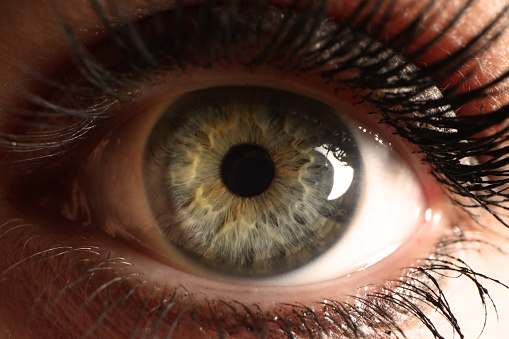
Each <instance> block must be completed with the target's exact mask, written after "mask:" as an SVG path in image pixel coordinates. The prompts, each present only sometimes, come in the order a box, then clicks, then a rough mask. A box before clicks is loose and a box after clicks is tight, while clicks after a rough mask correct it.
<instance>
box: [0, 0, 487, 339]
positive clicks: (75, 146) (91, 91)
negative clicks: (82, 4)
mask: <svg viewBox="0 0 509 339" xmlns="http://www.w3.org/2000/svg"><path fill="white" fill-rule="evenodd" d="M91 5H92V6H91V8H94V15H95V16H96V17H97V18H98V21H99V22H100V25H99V27H101V28H103V29H104V31H106V32H107V34H106V37H104V35H102V36H101V35H100V34H99V35H98V37H99V38H97V41H96V39H95V38H90V40H91V41H89V42H88V43H87V44H86V47H85V45H84V43H83V41H80V38H79V35H80V32H78V31H77V30H76V29H75V28H73V27H72V26H71V25H68V24H67V23H66V20H61V26H62V28H64V31H65V38H66V40H67V41H66V43H67V44H69V46H71V57H70V58H69V59H70V60H71V61H72V62H71V64H70V68H66V69H65V70H64V72H63V73H62V74H61V75H60V76H55V77H52V79H54V78H56V79H59V80H58V81H55V80H51V81H50V80H48V79H45V78H44V77H42V76H40V75H38V76H37V77H38V79H39V80H42V81H41V82H40V84H41V87H44V88H43V89H42V90H41V88H35V89H34V91H33V93H30V94H29V95H28V98H29V102H28V103H26V106H27V107H22V108H20V109H19V112H20V113H22V114H19V115H18V116H17V120H13V125H15V127H16V128H15V130H16V129H18V130H22V131H23V133H22V134H21V133H19V134H15V133H13V134H12V139H9V143H10V144H11V146H12V147H16V149H17V150H23V151H24V152H25V153H21V152H20V153H15V152H13V153H12V154H10V155H9V158H11V159H10V160H11V162H8V161H6V162H5V163H10V164H18V165H19V164H23V165H25V166H26V167H25V168H26V170H24V171H23V173H22V174H21V175H20V173H14V174H13V172H8V173H9V178H12V185H6V187H7V188H8V193H9V194H8V197H9V200H10V201H13V202H14V203H15V205H16V207H17V209H18V210H19V211H20V212H19V213H21V214H23V212H24V211H29V213H26V215H28V216H26V217H25V216H24V217H23V220H24V224H23V226H24V227H26V226H25V224H32V223H33V224H35V227H40V226H41V225H44V226H45V227H43V228H42V229H43V231H41V234H44V232H49V233H50V234H52V235H56V236H54V237H52V238H51V239H46V241H47V242H51V243H52V244H59V243H60V241H62V242H63V243H66V242H67V241H69V242H70V243H72V244H73V245H72V246H62V247H60V246H59V245H55V246H53V245H50V246H51V249H50V250H44V244H43V243H41V244H40V245H35V244H34V242H33V241H32V239H34V238H32V237H31V236H30V235H23V236H20V238H19V239H24V240H23V243H24V244H25V246H26V247H25V248H29V249H30V250H32V249H34V253H35V254H34V256H33V258H35V259H36V260H37V259H39V258H44V259H40V261H41V262H45V263H48V264H50V263H51V265H49V266H50V267H53V271H54V272H57V274H56V275H55V276H54V277H53V276H50V277H48V276H45V277H41V281H42V282H41V283H38V284H39V285H41V286H42V285H44V286H49V287H48V288H46V287H44V288H42V290H43V292H42V294H40V295H39V296H38V297H36V298H35V300H36V302H35V303H36V304H37V305H42V304H48V305H50V306H49V307H48V308H47V309H45V310H43V311H42V312H40V313H39V314H42V316H40V317H39V316H34V313H32V314H31V318H30V321H34V322H35V323H37V322H38V321H41V322H42V323H46V320H47V319H46V318H45V317H47V318H51V316H49V315H57V314H67V313H68V312H66V309H67V308H69V310H72V311H73V312H72V313H73V314H76V317H79V318H83V319H87V320H86V321H84V322H82V323H80V321H78V320H76V319H75V318H73V317H70V318H72V319H68V320H70V323H74V324H81V325H80V326H83V327H86V325H87V322H88V319H93V322H94V324H92V325H91V326H89V327H88V328H87V329H84V330H81V329H80V330H79V332H80V333H81V332H83V333H84V336H85V337H86V336H90V335H92V334H93V333H100V332H102V331H104V330H105V328H106V326H105V325H104V324H105V323H107V322H108V321H111V322H112V323H115V322H116V321H118V320H111V319H112V318H111V317H110V315H114V314H115V315H118V317H117V319H120V321H119V323H121V322H122V321H123V325H126V326H124V327H122V328H120V329H118V330H117V331H118V332H115V333H116V334H117V336H121V337H122V336H127V335H131V336H134V337H135V336H137V335H138V334H140V333H141V334H140V335H143V333H150V335H152V334H153V335H158V334H160V333H163V332H164V333H165V334H166V333H167V334H168V335H172V334H173V333H176V332H175V331H177V332H178V331H181V332H180V333H184V332H185V331H189V332H190V333H191V332H192V333H195V334H197V335H198V334H201V335H205V336H210V335H212V332H213V331H215V330H219V332H220V333H223V332H224V333H229V334H230V335H232V336H235V335H238V336H245V335H252V334H253V333H254V334H260V336H263V334H267V333H270V334H275V335H282V336H283V335H288V336H291V335H293V334H295V333H308V334H309V333H326V332H327V331H335V332H337V333H338V335H343V336H355V335H357V336H359V335H360V336H365V337H369V336H371V335H372V334H375V333H378V334H380V333H382V332H383V333H386V334H387V333H389V332H390V331H396V330H398V329H399V325H398V322H397V321H396V320H395V318H396V316H403V317H409V318H410V319H413V320H420V321H421V322H423V323H424V325H425V326H428V328H430V329H432V330H433V329H434V328H433V325H432V324H431V325H429V322H427V321H428V320H429V318H427V316H426V315H424V311H422V312H421V313H422V315H421V313H419V314H418V315H417V316H416V315H415V313H413V311H415V309H419V311H421V309H423V310H424V309H426V307H428V306H433V307H435V306H436V305H437V304H439V305H441V307H442V308H440V309H441V312H442V314H443V315H444V316H445V317H446V319H449V320H451V318H452V319H453V318H454V316H451V315H450V314H449V309H448V306H447V305H446V304H445V305H444V304H443V303H441V302H442V300H441V290H440V285H438V286H437V285H436V284H441V282H442V281H443V280H444V279H446V278H447V277H444V276H443V275H441V274H440V270H439V269H437V268H436V267H435V266H431V264H426V265H428V266H426V265H423V264H421V263H420V262H419V261H418V260H417V258H419V257H425V256H429V253H431V252H435V249H436V248H439V249H443V248H447V249H448V248H449V247H448V244H450V243H453V242H454V241H451V242H447V241H444V240H443V239H441V237H443V236H449V237H453V239H456V240H457V238H454V233H453V232H452V230H453V227H452V225H454V224H455V223H456V220H458V219H459V215H461V213H463V212H462V211H461V210H460V209H458V208H455V207H452V206H450V202H449V200H446V199H445V197H444V195H443V194H442V193H441V192H440V188H441V187H442V186H441V184H439V183H438V182H437V181H436V180H435V179H434V178H432V177H431V176H430V175H429V173H428V172H429V171H433V174H434V175H435V176H436V177H438V178H439V180H442V181H443V182H446V183H449V182H447V181H444V180H443V177H446V175H448V174H450V172H447V173H444V172H440V171H438V170H437V168H440V167H439V166H440V163H439V162H438V161H437V162H435V163H433V164H432V166H430V165H429V164H423V163H421V158H422V157H424V158H426V157H430V156H432V155H437V156H438V155H441V153H440V152H438V151H430V149H431V148H432V147H433V146H436V145H435V144H433V143H431V142H430V141H429V140H430V139H433V137H434V136H439V137H441V138H444V139H445V138H449V140H450V139H452V138H453V137H455V132H457V131H458V130H457V129H456V128H453V127H450V126H449V125H447V122H448V121H449V120H448V119H450V120H454V119H456V115H455V113H454V112H453V110H452V109H451V106H449V103H450V102H454V100H449V99H450V98H449V97H447V98H444V95H443V94H442V93H441V92H440V91H439V90H438V89H437V87H436V86H435V85H436V83H437V82H438V81H437V80H439V79H442V78H441V77H442V75H440V76H439V75H434V74H431V73H428V74H426V73H425V72H424V73H422V72H421V70H420V69H418V68H417V67H415V66H413V65H411V64H410V63H409V62H408V61H407V60H405V59H404V58H402V57H400V56H398V55H396V54H397V53H395V52H394V51H393V50H391V49H389V48H387V47H386V46H385V45H383V44H381V43H379V42H376V41H375V40H373V39H371V38H369V37H367V36H366V35H364V34H361V33H359V31H358V30H356V29H353V28H351V27H350V25H349V24H348V25H345V24H344V23H343V22H340V21H336V20H334V19H331V18H326V15H325V14H327V15H332V14H330V13H328V12H327V11H328V8H327V7H326V6H325V5H324V4H323V6H322V3H316V4H314V3H312V2H311V3H309V4H303V6H297V8H286V7H277V6H261V5H259V4H258V3H252V4H251V3H249V4H242V5H241V4H237V3H236V2H227V3H225V4H219V5H214V4H212V3H211V2H210V3H209V2H206V3H205V5H199V6H187V7H181V4H180V3H178V4H177V5H176V7H175V8H170V9H168V10H167V9H166V8H164V7H167V6H168V5H167V4H166V5H165V4H162V7H163V10H162V11H160V12H154V13H151V14H140V16H139V17H136V16H135V17H129V16H127V14H126V12H124V8H122V7H115V6H112V7H111V8H110V9H111V10H112V13H113V15H111V13H107V9H108V8H109V7H107V6H102V5H100V4H99V3H97V2H95V1H92V2H91ZM359 8H361V7H359ZM153 9H154V10H155V7H154V8H153ZM57 12H58V11H57ZM361 12H362V11H361V10H360V9H359V11H357V12H355V11H354V12H352V13H353V14H352V21H351V22H355V21H356V19H355V18H354V17H353V16H354V15H355V13H357V15H360V14H359V13H361ZM140 13H142V12H140ZM58 15H59V14H57V17H58ZM59 19H62V18H59ZM133 20H134V21H133ZM347 21H348V20H347ZM175 32H185V34H184V33H183V34H182V35H179V36H178V37H177V36H176V35H175ZM310 32H316V34H311V33H310ZM409 32H410V31H409ZM409 34H410V33H409ZM410 35H411V34H410ZM411 41H412V40H409V41H408V42H411ZM395 45H397V43H395ZM454 67H458V68H459V67H460V66H459V65H456V66H454ZM454 67H453V68H454ZM426 71H429V69H426ZM441 71H443V70H442V69H441ZM423 74H424V75H423ZM34 87H36V86H34ZM48 89H49V91H48ZM448 100H449V101H448ZM444 102H445V103H444ZM468 102H469V101H468ZM455 104H457V103H455ZM451 105H452V104H451ZM34 107H35V108H34ZM36 111H37V112H39V113H38V115H36V114H35V113H34V112H36ZM414 111H417V113H414ZM34 117H37V119H34ZM34 120H35V121H34ZM27 121H28V122H29V123H27ZM381 121H382V122H384V124H379V122H381ZM453 125H454V124H453ZM62 131H65V132H62ZM395 133H397V134H395ZM17 135H22V137H19V138H18V139H16V136H17ZM464 138H467V139H468V138H469V136H465V137H464ZM403 139H407V140H409V141H410V142H408V141H404V140H403ZM32 140H37V142H33V141H32ZM463 141H464V140H462V142H463ZM467 141H468V140H467ZM426 142H428V144H426ZM430 144H431V146H430V147H428V146H429V145H430ZM427 147H428V148H427ZM433 152H434V153H433ZM450 153H451V154H452V153H453V152H450ZM448 154H449V153H448ZM12 159H14V161H12ZM45 159H49V160H45ZM426 159H427V158H426ZM245 168H247V170H245ZM253 168H256V170H254V171H253V170H252V169H253ZM15 171H16V170H15ZM27 173H28V174H30V175H31V176H26V174H27ZM246 176H247V179H246ZM26 178H29V179H26ZM251 178H255V180H251ZM447 178H448V177H447ZM252 181H255V182H252ZM234 212H235V213H234ZM15 214H16V213H15ZM14 220H15V219H12V221H14ZM42 220H44V221H42ZM25 221H26V222H25ZM48 224H53V226H51V227H49V226H48ZM17 229H18V230H21V229H23V227H18V228H17ZM37 229H38V228H37ZM458 232H459V233H460V234H461V232H462V230H460V231H458V229H456V233H458ZM23 237H26V238H23ZM55 239H59V240H55ZM70 239H72V241H71V240H70ZM437 244H438V245H437ZM451 247H452V246H451ZM59 250H62V252H59ZM45 253H48V254H49V255H48V259H46V257H45V256H44V255H45ZM70 253H72V255H71V254H70ZM446 253H449V252H446ZM59 257H63V258H65V259H64V260H60V261H58V258H59ZM49 258H51V260H52V261H50V259H49ZM55 258H56V259H55ZM65 260H69V261H70V262H66V261H65ZM428 260H429V262H434V261H433V260H438V262H440V261H439V260H441V259H440V258H439V259H434V258H431V259H428ZM448 260H453V259H450V258H448ZM27 261H28V260H27ZM23 263H24V261H23V260H22V261H20V262H18V263H16V264H14V266H13V267H12V268H9V269H7V270H6V272H9V270H11V271H13V270H14V271H16V272H18V271H17V267H18V266H21V267H23V269H24V268H25V266H23V265H20V264H23ZM462 264H463V262H462V261H461V260H458V261H457V263H456V262H455V263H454V264H452V263H451V261H446V262H445V263H444V265H445V267H446V269H448V270H449V271H447V272H449V273H450V272H461V274H464V275H466V274H470V276H472V277H474V278H476V273H475V272H474V271H472V270H471V269H469V268H468V267H465V266H461V265H462ZM454 265H458V266H454ZM412 266H413V267H415V268H414V269H412V268H408V269H407V271H404V272H405V273H401V269H402V268H403V267H412ZM437 266H439V265H437ZM26 267H30V265H27V266H26ZM430 267H433V268H434V269H435V271H433V269H432V268H430ZM456 267H457V268H456ZM75 268H77V269H75ZM442 268H443V267H442ZM428 272H432V273H433V274H435V273H437V272H439V273H437V274H436V275H431V274H429V273H428ZM465 272H466V273H465ZM470 276H469V277H470ZM60 279H61V280H62V281H66V283H64V284H62V283H61V282H60V285H58V284H57V283H56V281H58V280H60ZM474 280H475V279H474ZM434 284H435V285H434ZM56 286H62V287H63V288H61V291H59V290H58V288H54V287H56ZM423 286H424V287H423ZM435 287H436V289H434V288H435ZM55 290H56V291H57V292H55ZM437 290H438V292H440V293H438V292H437ZM481 290H482V289H481ZM90 291H92V292H90ZM89 292H90V293H89ZM423 293H424V294H425V295H427V296H428V295H429V297H426V298H424V297H422V295H423ZM76 294H78V295H80V294H82V295H86V297H84V298H81V299H80V300H78V302H79V303H80V306H79V307H78V309H76V308H74V307H73V306H72V305H68V304H66V301H64V299H65V298H64V296H65V297H67V296H71V295H76ZM433 295H434V296H436V298H438V299H439V300H438V301H437V300H435V299H433V298H434V297H433ZM46 296H47V297H48V300H49V301H48V302H46V300H45V297H46ZM324 298H325V301H323V300H324ZM430 298H431V299H432V301H429V299H430ZM70 300H76V299H70ZM317 302H319V303H318V304H317ZM435 302H436V303H435ZM124 303H125V304H126V305H129V306H130V307H129V308H128V309H129V310H130V311H128V312H124V310H118V311H117V310H116V309H117V306H118V305H123V304H124ZM100 305H103V308H102V310H101V311H96V310H97V309H100V308H101V306H100ZM298 305H306V306H303V307H302V308H299V306H298ZM317 305H319V306H317ZM331 305H332V306H331ZM38 307H40V306H38ZM315 307H317V308H320V310H319V311H317V310H315ZM48 309H49V310H48ZM54 309H56V311H54ZM331 310H332V313H333V315H331ZM377 310H384V311H383V312H381V313H380V312H377ZM94 312H95V313H94ZM391 312H392V313H391ZM69 313H70V312H69ZM128 313H129V314H128ZM389 315H391V316H393V315H395V316H394V319H393V318H390V319H389ZM296 317H297V318H298V319H299V320H297V321H295V319H297V318H296ZM34 318H35V319H36V320H33V319H34ZM57 319H58V317H57ZM66 319H67V318H66ZM136 319H138V320H136ZM246 319H248V320H246ZM249 319H253V320H251V321H252V322H253V323H250V320H249ZM281 319H284V321H283V322H280V321H281ZM354 319H357V320H354ZM451 321H452V320H451ZM325 322H327V324H330V326H326V325H324V323H325ZM353 322H355V323H353ZM88 323H89V325H90V322H88ZM375 323H377V324H375ZM30 326H32V325H30ZM285 326H286V328H283V327H285ZM271 327H276V328H275V329H273V328H271ZM360 327H363V329H361V330H359V328H360ZM304 328H305V329H304ZM387 328H389V329H390V330H387ZM331 329H332V330H331ZM55 331H56V333H57V332H58V331H59V330H58V329H56V330H55ZM264 331H265V332H264ZM306 331H307V332H306ZM357 331H360V332H357ZM380 331H382V332H380ZM329 333H330V332H329ZM352 333H354V334H352ZM355 333H357V334H355ZM359 333H360V334H359ZM220 335H221V334H220Z"/></svg>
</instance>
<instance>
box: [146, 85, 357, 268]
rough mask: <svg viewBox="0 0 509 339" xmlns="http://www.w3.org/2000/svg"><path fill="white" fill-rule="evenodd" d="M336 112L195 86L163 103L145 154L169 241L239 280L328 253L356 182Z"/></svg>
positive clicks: (285, 96) (352, 146)
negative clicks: (152, 169)
mask: <svg viewBox="0 0 509 339" xmlns="http://www.w3.org/2000/svg"><path fill="white" fill-rule="evenodd" d="M338 114H339V113H338V112H334V110H333V109H332V108H331V107H329V106H327V105H325V104H322V103H320V102H318V101H316V100H313V99H311V98H308V97H305V96H301V95H298V94H293V93H290V92H286V91H282V90H276V89H270V88H261V87H222V88H211V89H204V90H198V91H194V92H191V93H189V94H186V95H184V96H182V97H181V98H179V99H178V100H177V101H176V102H173V103H172V104H170V105H169V107H167V109H166V112H165V113H164V115H163V116H162V118H161V120H160V121H159V122H158V123H157V124H156V127H155V129H154V130H153V132H152V135H151V137H150V141H149V144H148V149H149V151H148V152H147V153H148V154H152V155H155V157H148V158H147V159H148V160H147V161H148V162H153V163H156V164H157V165H155V167H157V170H156V172H158V173H159V175H156V177H157V178H158V179H156V180H154V178H153V177H152V176H151V178H148V179H147V181H148V185H147V186H148V187H149V188H150V190H151V192H149V196H150V195H153V193H152V192H153V191H156V192H160V193H157V194H155V196H162V197H164V198H163V200H164V202H163V203H162V204H157V203H154V204H152V205H153V206H158V207H157V208H156V210H155V211H154V213H155V215H156V216H157V218H158V224H159V227H160V228H161V231H162V232H163V233H164V235H165V236H166V238H167V239H168V242H169V243H170V244H171V245H172V246H174V247H175V248H177V249H178V250H179V251H181V252H183V253H184V254H185V255H186V256H188V257H189V258H191V259H192V261H193V262H196V264H198V265H201V266H205V267H206V268H207V269H212V270H214V271H217V272H227V273H228V274H236V275H240V276H247V277H264V276H271V275H277V274H280V273H283V272H287V271H289V270H293V269H295V268H298V267H300V266H302V265H305V264H307V263H309V262H311V261H312V260H314V259H315V258H317V257H319V256H320V255H321V254H323V253H324V252H326V251H327V250H328V249H329V248H330V247H331V246H332V245H333V244H334V243H335V242H336V241H337V240H338V238H340V237H341V235H342V234H343V233H344V232H345V230H347V229H348V226H349V223H350V220H351V218H352V217H353V216H354V215H355V212H356V209H357V203H358V200H359V196H360V192H361V189H360V188H361V185H362V177H361V160H360V157H359V150H358V148H357V143H356V141H355V138H354V137H353V135H352V133H351V132H350V127H348V126H347V125H346V124H345V122H344V121H343V120H342V119H341V118H340V117H339V116H338ZM163 209H166V210H165V211H164V210H163Z"/></svg>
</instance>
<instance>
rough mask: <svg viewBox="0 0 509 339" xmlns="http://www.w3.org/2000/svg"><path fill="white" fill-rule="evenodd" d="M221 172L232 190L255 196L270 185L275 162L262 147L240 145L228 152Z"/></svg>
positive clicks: (244, 195) (239, 193)
mask: <svg viewBox="0 0 509 339" xmlns="http://www.w3.org/2000/svg"><path fill="white" fill-rule="evenodd" d="M221 174H222V177H223V181H224V183H225V185H226V186H227V187H228V188H229V189H230V191H232V192H233V193H235V194H237V195H240V196H242V197H254V196H256V195H258V194H261V193H263V192H264V191H265V190H266V189H267V188H268V187H269V186H270V183H271V182H272V179H274V163H273V162H272V159H271V158H270V155H269V152H267V151H266V150H265V149H263V148H262V147H260V146H256V145H248V144H245V145H239V146H236V147H233V148H232V149H231V150H230V151H229V152H228V154H226V157H225V159H224V161H223V166H222V169H221Z"/></svg>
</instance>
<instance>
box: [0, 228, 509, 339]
mask: <svg viewBox="0 0 509 339" xmlns="http://www.w3.org/2000/svg"><path fill="white" fill-rule="evenodd" d="M33 227H34V226H33V225H29V224H27V223H23V222H22V221H21V220H11V221H9V222H6V223H4V226H3V227H2V229H3V230H4V231H5V232H3V235H2V236H1V237H0V241H2V242H5V241H12V239H13V238H12V237H14V238H15V239H17V240H16V242H18V243H21V242H25V240H26V241H28V242H26V243H27V244H29V242H30V240H29V239H31V238H32V237H33V236H34V235H33V234H31V232H30V231H29V230H30V229H31V228H33ZM19 232H21V233H22V235H21V238H18V237H19V236H20V235H19V234H17V233H19ZM20 239H25V240H20ZM458 245H460V246H459V247H460V248H461V251H465V250H469V249H471V250H476V251H479V250H482V249H487V248H488V247H491V248H494V246H493V245H491V244H490V243H488V242H485V241H484V240H476V239H467V238H465V237H463V236H462V235H451V236H448V237H446V238H444V239H443V240H442V241H441V242H440V244H439V245H438V246H437V250H436V251H435V253H433V254H432V255H431V256H430V257H429V258H427V259H422V260H420V263H419V264H418V265H417V266H415V267H409V268H406V269H403V270H402V271H401V276H400V278H399V279H395V280H392V281H389V282H386V283H384V284H383V285H372V286H363V287H360V288H359V293H358V295H356V296H355V295H353V296H350V297H348V298H347V300H346V302H341V301H336V300H331V299H324V300H322V301H317V302H316V303H315V304H314V305H303V304H280V305H279V306H278V308H277V309H276V310H271V311H266V310H263V309H262V308H261V307H260V306H259V305H257V304H252V305H246V304H243V303H241V302H239V301H235V300H231V299H226V298H224V299H214V300H212V299H211V300H206V301H204V302H202V301H199V302H198V301H197V300H195V299H194V297H193V295H192V294H191V293H189V292H188V291H187V290H186V289H185V287H184V286H178V287H172V288H170V287H168V286H166V287H162V286H156V285H154V284H153V283H150V282H147V281H145V280H143V274H142V273H137V272H136V267H132V266H131V265H130V264H129V263H128V262H126V261H125V260H124V259H123V258H121V257H111V256H110V255H108V254H107V253H101V252H102V250H101V249H100V248H98V247H95V246H79V247H75V246H55V247H49V248H46V249H40V248H39V249H38V250H34V252H33V253H26V254H25V256H24V257H23V258H20V259H19V260H18V261H17V262H16V263H14V264H13V265H11V266H10V268H9V269H6V270H4V271H3V272H2V273H1V275H0V284H4V285H5V284H6V285H5V286H4V287H3V288H4V289H6V290H9V287H10V286H11V287H12V285H10V284H12V282H13V279H19V277H20V276H23V275H30V274H29V273H27V272H32V273H31V274H33V272H34V270H35V271H37V272H38V271H39V270H41V272H42V267H59V270H58V271H55V272H53V273H52V274H51V277H49V278H48V279H46V281H45V283H44V286H39V285H38V284H41V283H42V281H44V279H40V280H34V281H33V282H32V283H33V285H28V286H26V288H28V289H30V291H31V292H30V293H32V294H33V293H35V295H36V297H35V298H34V302H33V304H32V309H31V310H30V312H29V314H30V317H29V318H28V320H27V322H26V324H25V326H26V328H31V329H35V328H37V327H40V326H43V327H44V328H47V327H48V326H50V327H51V328H49V329H48V331H49V332H48V334H51V333H53V332H51V331H50V330H53V331H55V335H56V336H58V333H75V334H76V336H78V335H79V336H80V337H82V338H89V337H108V333H116V332H115V330H116V329H120V328H122V329H124V330H125V331H124V332H123V334H124V335H125V336H126V337H129V336H130V337H132V338H134V337H147V336H153V335H155V336H156V337H160V338H165V337H168V338H169V337H171V335H172V334H175V335H176V333H178V331H179V329H180V326H186V328H188V327H189V326H192V328H193V329H194V330H195V331H197V333H201V334H202V335H211V333H213V332H216V331H217V332H218V335H219V337H228V336H234V337H235V334H238V335H240V334H242V335H249V336H253V337H257V338H258V337H259V338H266V337H271V338H315V337H316V338H319V337H321V336H323V335H335V336H339V337H345V338H368V337H369V338H385V337H396V338H398V337H405V332H404V330H403V329H402V328H401V326H400V325H401V324H407V325H408V324H418V323H420V324H421V326H425V327H426V328H427V329H428V331H429V332H430V333H431V334H432V335H433V336H434V337H435V338H443V334H442V333H440V332H439V330H438V329H437V328H436V327H435V325H434V320H432V319H431V318H429V317H428V315H427V313H429V311H432V312H434V313H439V314H440V315H441V316H442V317H443V318H445V320H446V321H447V322H448V323H449V325H450V327H451V329H452V330H453V331H454V332H456V333H457V334H458V335H459V336H460V337H463V333H462V331H461V325H462V324H460V323H458V321H457V319H456V318H455V316H454V314H453V312H452V310H451V307H450V305H449V303H448V301H447V293H446V291H448V290H453V289H454V287H453V286H451V285H452V284H453V283H454V282H457V281H458V280H459V279H458V278H460V277H465V278H467V279H469V281H470V282H471V283H472V284H473V285H474V286H475V288H476V289H477V291H478V293H479V294H478V297H479V300H480V305H481V307H483V309H484V314H485V321H486V318H487V317H488V314H489V312H490V311H489V308H490V304H491V305H492V307H493V308H494V309H495V312H496V308H495V303H494V301H493V300H492V299H491V297H490V295H489V292H488V290H487V289H486V288H485V287H484V282H485V281H491V282H493V283H495V284H497V285H501V286H503V287H505V288H507V289H509V287H508V286H507V285H505V284H503V283H502V282H500V281H497V280H495V279H492V278H490V277H488V276H486V275H484V274H482V273H481V272H477V271H475V270H473V269H472V268H470V267H469V266H468V264H467V263H465V262H464V261H463V260H462V259H461V258H459V257H456V256H455V255H454V253H455V251H457V250H458ZM470 245H472V246H470ZM29 247H30V246H29ZM495 249H496V248H495ZM497 250H498V249H497ZM105 257H106V258H105ZM36 274H37V273H36ZM14 281H15V280H14ZM445 284H448V286H447V289H444V286H445ZM34 291H35V292H34ZM68 306H71V309H72V312H70V311H71V310H66V309H65V308H66V307H68ZM62 307H63V309H62ZM115 320H116V321H117V322H116V321H115ZM67 322H69V323H67ZM87 324H88V325H87ZM127 325H128V326H127ZM120 326H122V327H120ZM126 326H127V328H126ZM60 331H62V332H60ZM111 331H113V332H111Z"/></svg>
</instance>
